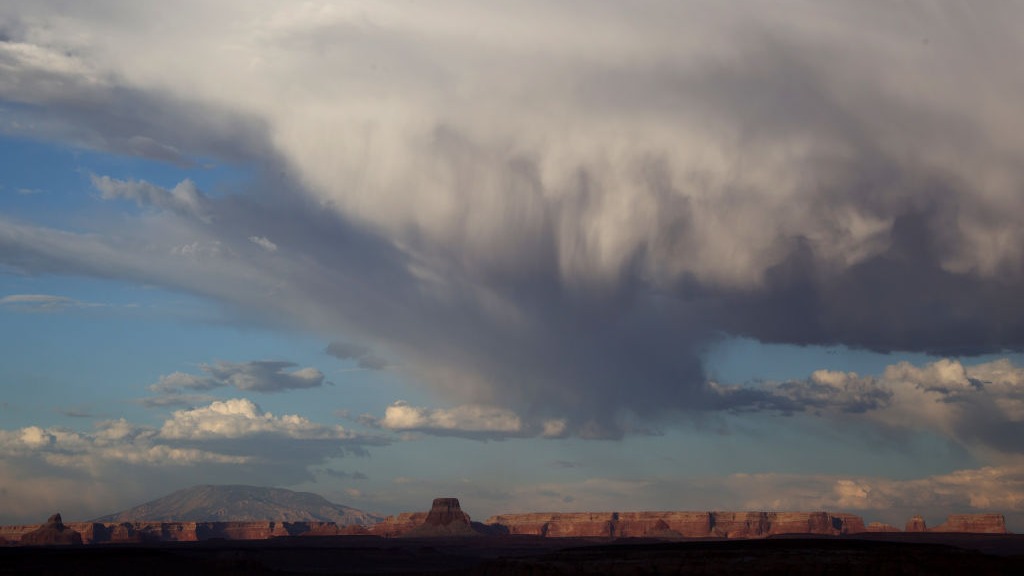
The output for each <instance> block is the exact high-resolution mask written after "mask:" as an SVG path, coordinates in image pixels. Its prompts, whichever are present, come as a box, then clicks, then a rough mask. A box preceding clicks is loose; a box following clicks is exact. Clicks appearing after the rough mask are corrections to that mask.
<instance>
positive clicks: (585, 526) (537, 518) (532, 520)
mask: <svg viewBox="0 0 1024 576" xmlns="http://www.w3.org/2000/svg"><path fill="white" fill-rule="evenodd" d="M486 523H487V524H490V525H495V526H502V527H504V528H505V529H506V530H508V533H509V534H529V535H533V536H548V537H565V536H587V537H604V538H612V537H622V538H642V537H661V538H663V537H671V536H673V535H678V537H684V538H712V537H718V538H763V537H766V536H771V535H773V534H831V535H838V534H855V533H858V532H866V531H867V529H866V528H865V526H864V521H863V520H862V519H861V518H860V517H859V516H855V515H853V514H829V513H828V512H601V513H590V512H583V513H533V514H501V515H498V516H493V517H491V518H488V519H487V522H486Z"/></svg>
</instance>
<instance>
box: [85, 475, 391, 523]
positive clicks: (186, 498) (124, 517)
mask: <svg viewBox="0 0 1024 576" xmlns="http://www.w3.org/2000/svg"><path fill="white" fill-rule="evenodd" d="M381 519H382V518H381V517H380V516H377V515H375V514H370V513H368V512H363V511H362V510H357V509H356V508H351V507H349V506H343V505H341V504H335V503H333V502H330V501H328V500H326V499H325V498H323V497H322V496H318V495H316V494H312V493H309V492H293V491H291V490H285V489H283V488H264V487H260V486H243V485H225V486H213V485H202V486H193V487H191V488H186V489H184V490H178V491H177V492H174V493H172V494H168V495H167V496H164V497H163V498H158V499H156V500H153V501H151V502H146V503H145V504H141V505H139V506H136V507H134V508H130V509H128V510H124V511H121V512H117V513H114V514H110V515H107V516H103V517H101V518H96V519H95V520H94V522H145V521H149V522H228V521H279V522H317V521H318V522H335V523H337V524H338V525H348V524H375V523H377V522H379V521H380V520H381Z"/></svg>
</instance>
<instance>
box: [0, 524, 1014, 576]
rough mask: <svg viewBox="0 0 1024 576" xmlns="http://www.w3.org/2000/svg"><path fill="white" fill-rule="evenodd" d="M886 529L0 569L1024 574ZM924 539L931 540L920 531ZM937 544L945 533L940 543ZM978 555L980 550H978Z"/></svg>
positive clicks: (83, 551) (992, 543)
mask: <svg viewBox="0 0 1024 576" xmlns="http://www.w3.org/2000/svg"><path fill="white" fill-rule="evenodd" d="M969 536H973V537H974V538H973V539H972V538H964V537H963V536H958V535H955V534H944V535H938V534H924V535H918V534H896V535H893V534H889V535H885V537H887V538H888V539H887V540H884V541H883V540H875V539H873V538H878V537H881V536H877V535H875V536H872V535H865V537H864V538H861V537H850V536H839V537H817V538H808V537H803V538H768V539H761V540H711V541H708V540H695V541H686V542H651V541H644V540H637V539H622V540H610V541H604V542H600V541H595V540H594V539H586V538H559V539H552V538H540V537H531V536H482V537H479V538H460V537H454V538H398V539H391V538H380V537H375V536H346V537H301V538H299V537H287V538H275V539H272V540H265V541H247V542H229V541H207V542H180V543H162V544H153V545H147V544H131V545H107V546H77V547H24V548H3V549H0V575H4V576H6V575H9V574H10V575H13V574H39V575H42V576H45V575H50V574H53V575H57V574H60V575H62V576H63V575H66V574H83V575H91V574H102V575H104V576H109V575H110V574H121V573H133V574H152V575H156V576H160V575H173V576H182V575H183V574H190V575H192V574H254V575H261V574H290V575H294V576H300V575H306V574H338V575H357V574H361V575H376V574H439V575H452V576H455V575H460V576H476V575H480V576H492V575H493V576H518V575H520V574H523V575H525V574H530V575H537V576H543V575H561V574H584V575H588V574H610V575H617V574H622V575H626V574H630V575H632V574H698V575H700V574H707V575H710V574H794V575H798V576H799V575H804V574H807V575H810V574H832V573H841V574H877V575H880V576H884V575H887V574H901V575H907V576H915V575H927V576H935V575H939V574H971V576H987V575H1010V574H1022V573H1024V538H1022V537H1021V536H1017V535H992V536H989V535H985V536H979V535H969ZM922 537H923V538H931V539H933V540H932V541H929V542H919V541H915V540H914V539H915V538H922ZM935 539H942V540H944V542H943V543H938V542H936V541H935ZM982 550H985V551H984V552H983V551H982Z"/></svg>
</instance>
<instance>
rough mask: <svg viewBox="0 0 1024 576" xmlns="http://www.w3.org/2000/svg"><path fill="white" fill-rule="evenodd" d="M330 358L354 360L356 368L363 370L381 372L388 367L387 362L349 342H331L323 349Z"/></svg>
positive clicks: (367, 349) (362, 347)
mask: <svg viewBox="0 0 1024 576" xmlns="http://www.w3.org/2000/svg"><path fill="white" fill-rule="evenodd" d="M324 352H327V353H328V354H330V355H331V356H334V357H335V358H338V359H340V360H355V361H356V366H358V367H360V368H362V369H364V370H383V369H384V368H387V367H388V361H387V360H385V359H384V358H381V357H380V356H377V355H376V354H374V353H373V352H371V351H370V349H369V348H367V347H366V346H362V345H360V344H353V343H350V342H331V343H330V344H328V345H327V348H326V349H324Z"/></svg>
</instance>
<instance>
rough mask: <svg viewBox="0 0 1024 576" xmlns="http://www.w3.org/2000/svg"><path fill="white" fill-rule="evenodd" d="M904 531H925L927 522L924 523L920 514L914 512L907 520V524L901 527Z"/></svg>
mask: <svg viewBox="0 0 1024 576" xmlns="http://www.w3.org/2000/svg"><path fill="white" fill-rule="evenodd" d="M903 531H904V532H927V531H928V524H926V523H925V521H924V518H923V517H922V516H921V515H920V514H915V515H914V516H913V517H912V518H911V519H910V520H907V526H906V528H904V529H903Z"/></svg>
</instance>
